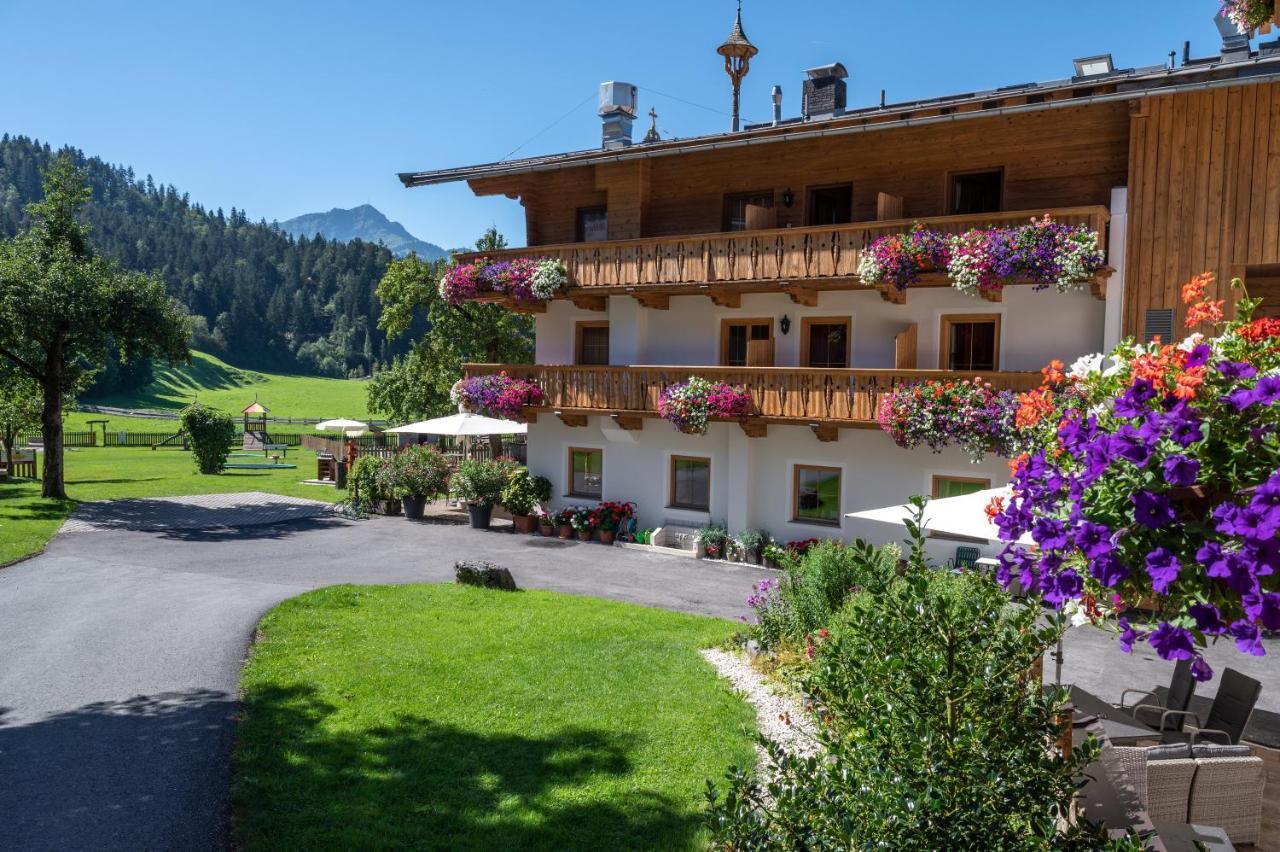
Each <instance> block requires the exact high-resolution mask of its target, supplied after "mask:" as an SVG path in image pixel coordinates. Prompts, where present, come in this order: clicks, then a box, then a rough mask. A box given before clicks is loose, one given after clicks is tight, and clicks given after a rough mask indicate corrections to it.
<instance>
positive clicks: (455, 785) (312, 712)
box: [232, 585, 755, 850]
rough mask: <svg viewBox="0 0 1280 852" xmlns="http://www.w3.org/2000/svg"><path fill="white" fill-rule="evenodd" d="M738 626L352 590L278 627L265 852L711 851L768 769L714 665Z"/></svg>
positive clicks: (245, 796) (267, 633)
mask: <svg viewBox="0 0 1280 852" xmlns="http://www.w3.org/2000/svg"><path fill="white" fill-rule="evenodd" d="M734 630H735V625H734V624H733V623H731V622H727V621H721V620H718V619H710V618H703V617H698V616H690V615H684V614H679V613H671V612H665V611H661V610H655V609H647V608H643V607H637V606H632V605H628V604H621V603H615V602H610V601H601V600H595V599H590V598H577V597H570V596H566V595H558V594H552V593H549V592H536V591H522V592H517V593H507V592H496V591H488V590H482V589H473V588H469V587H461V586H451V585H433V586H378V587H368V586H359V587H356V586H337V587H332V588H328V589H322V590H320V591H317V592H311V593H309V594H306V595H303V596H301V597H299V598H294V599H293V600H290V601H287V602H285V603H283V604H281V605H280V606H278V607H277V608H276V609H274V610H272V612H270V613H269V614H268V615H267V616H266V618H265V619H264V620H263V622H262V624H261V641H260V643H259V644H258V645H257V646H255V648H254V651H253V654H252V656H251V658H250V660H249V663H248V665H247V666H246V668H245V671H244V673H243V676H242V678H241V685H242V689H243V691H244V696H245V714H244V718H243V721H242V723H241V725H240V729H239V734H238V741H237V748H236V758H235V768H234V778H233V788H232V801H233V815H234V816H233V819H234V824H235V830H236V835H237V839H238V840H239V841H240V842H241V843H242V845H243V847H244V848H245V849H247V850H285V849H287V850H293V849H296V850H312V849H374V848H377V849H392V848H395V849H428V848H429V849H502V850H508V849H522V850H523V849H557V850H558V849H593V850H594V849H664V850H665V849H691V848H701V847H702V846H703V845H704V843H705V836H704V834H703V831H702V825H701V811H702V807H703V792H704V790H705V786H706V780H707V779H708V778H714V779H719V778H721V777H722V776H723V774H724V771H725V769H726V768H728V767H729V766H730V765H732V764H736V765H740V766H742V765H747V764H749V763H751V762H753V761H754V760H755V756H754V753H753V751H752V746H751V741H750V733H751V731H752V730H753V729H754V721H753V717H752V714H751V712H750V711H749V709H748V708H747V706H746V705H745V704H744V703H743V702H742V701H741V700H740V699H739V698H737V697H735V696H734V695H732V694H731V693H730V692H729V691H728V687H727V686H726V685H724V684H723V683H722V682H721V681H719V680H718V679H717V677H716V674H715V672H714V670H713V669H712V668H711V666H710V665H709V664H707V663H706V662H705V661H703V659H702V658H701V657H700V656H699V655H698V653H697V649H698V648H702V647H707V646H710V645H713V644H717V643H719V642H721V641H723V640H724V639H725V638H726V637H728V636H729V635H730V634H731V633H732V632H733V631H734Z"/></svg>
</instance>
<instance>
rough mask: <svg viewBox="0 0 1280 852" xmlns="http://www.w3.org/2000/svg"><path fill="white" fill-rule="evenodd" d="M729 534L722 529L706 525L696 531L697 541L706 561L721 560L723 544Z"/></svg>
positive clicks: (713, 525)
mask: <svg viewBox="0 0 1280 852" xmlns="http://www.w3.org/2000/svg"><path fill="white" fill-rule="evenodd" d="M728 539H729V533H728V532H726V531H725V528H724V527H719V526H716V525H715V524H708V525H707V526H705V527H703V528H702V529H701V530H699V531H698V540H699V541H700V542H701V543H702V551H703V554H704V555H705V556H706V558H707V559H723V558H724V549H725V542H726V541H728Z"/></svg>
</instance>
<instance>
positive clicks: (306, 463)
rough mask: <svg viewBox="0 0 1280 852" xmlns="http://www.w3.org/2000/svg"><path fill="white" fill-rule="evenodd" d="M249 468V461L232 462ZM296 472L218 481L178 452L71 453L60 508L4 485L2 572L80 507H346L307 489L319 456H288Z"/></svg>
mask: <svg viewBox="0 0 1280 852" xmlns="http://www.w3.org/2000/svg"><path fill="white" fill-rule="evenodd" d="M231 461H251V459H248V458H246V459H234V458H233V459H231ZM281 461H287V462H288V463H290V464H296V465H297V468H295V469H292V470H228V471H227V472H225V473H223V474H220V475H218V476H201V475H200V474H199V473H196V469H195V464H194V463H193V462H192V460H191V454H190V453H187V452H183V451H182V450H178V449H163V450H152V449H150V448H148V447H137V448H135V447H86V448H83V449H68V450H67V451H66V465H67V495H68V496H69V497H71V500H68V501H65V502H62V503H57V502H52V501H47V500H41V499H40V483H39V482H25V481H17V480H15V481H10V482H7V483H0V565H4V564H6V563H8V562H12V561H13V560H15V559H19V558H21V557H23V556H26V555H28V554H31V553H35V552H36V551H38V550H39V549H40V548H41V547H43V546H44V543H45V542H46V541H48V540H49V538H50V537H51V536H52V535H53V534H54V533H55V532H57V530H58V527H59V526H60V525H61V524H62V521H63V520H64V519H65V518H66V517H67V515H69V514H70V513H71V510H72V509H73V508H74V507H75V502H74V501H78V500H109V499H115V498H122V497H177V496H182V495H188V494H226V493H232V492H238V491H265V492H267V493H268V494H287V495H291V496H294V497H309V498H311V499H313V500H329V501H335V500H341V499H343V498H344V497H346V496H347V492H346V491H339V490H338V489H336V488H325V487H320V486H313V485H303V484H302V480H304V479H310V478H312V477H314V476H315V471H316V456H315V453H313V452H312V451H310V450H302V449H296V450H290V451H289V454H288V457H287V458H286V459H281Z"/></svg>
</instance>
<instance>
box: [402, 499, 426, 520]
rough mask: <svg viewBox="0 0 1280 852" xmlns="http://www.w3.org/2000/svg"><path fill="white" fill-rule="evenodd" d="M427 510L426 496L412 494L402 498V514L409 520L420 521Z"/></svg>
mask: <svg viewBox="0 0 1280 852" xmlns="http://www.w3.org/2000/svg"><path fill="white" fill-rule="evenodd" d="M426 511H427V498H426V497H422V496H419V495H417V494H413V495H411V496H409V497H406V498H404V516H405V518H407V519H408V520H410V521H420V520H422V516H423V515H424V514H425V513H426Z"/></svg>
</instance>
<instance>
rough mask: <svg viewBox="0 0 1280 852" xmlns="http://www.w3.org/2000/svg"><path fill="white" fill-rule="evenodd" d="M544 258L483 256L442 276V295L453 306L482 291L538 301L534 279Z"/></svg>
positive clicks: (526, 300) (538, 296) (457, 266)
mask: <svg viewBox="0 0 1280 852" xmlns="http://www.w3.org/2000/svg"><path fill="white" fill-rule="evenodd" d="M544 263H545V261H538V260H535V259H533V258H531V257H517V258H513V259H511V260H499V261H491V260H489V258H487V257H485V258H481V259H480V260H476V261H472V262H471V263H460V264H458V265H456V266H450V267H449V268H448V269H446V270H445V272H444V275H442V276H441V277H440V296H441V298H443V299H444V300H445V301H446V302H448V303H449V304H451V305H457V304H461V303H462V302H465V301H467V300H468V299H474V298H476V297H477V296H479V295H481V294H482V293H499V294H502V295H504V296H510V297H511V298H513V299H515V300H516V301H518V302H536V301H538V300H539V299H541V298H546V296H545V295H539V294H538V293H537V292H536V288H535V287H534V278H535V276H536V275H537V274H538V271H539V267H540V266H541V265H542V264H544Z"/></svg>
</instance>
